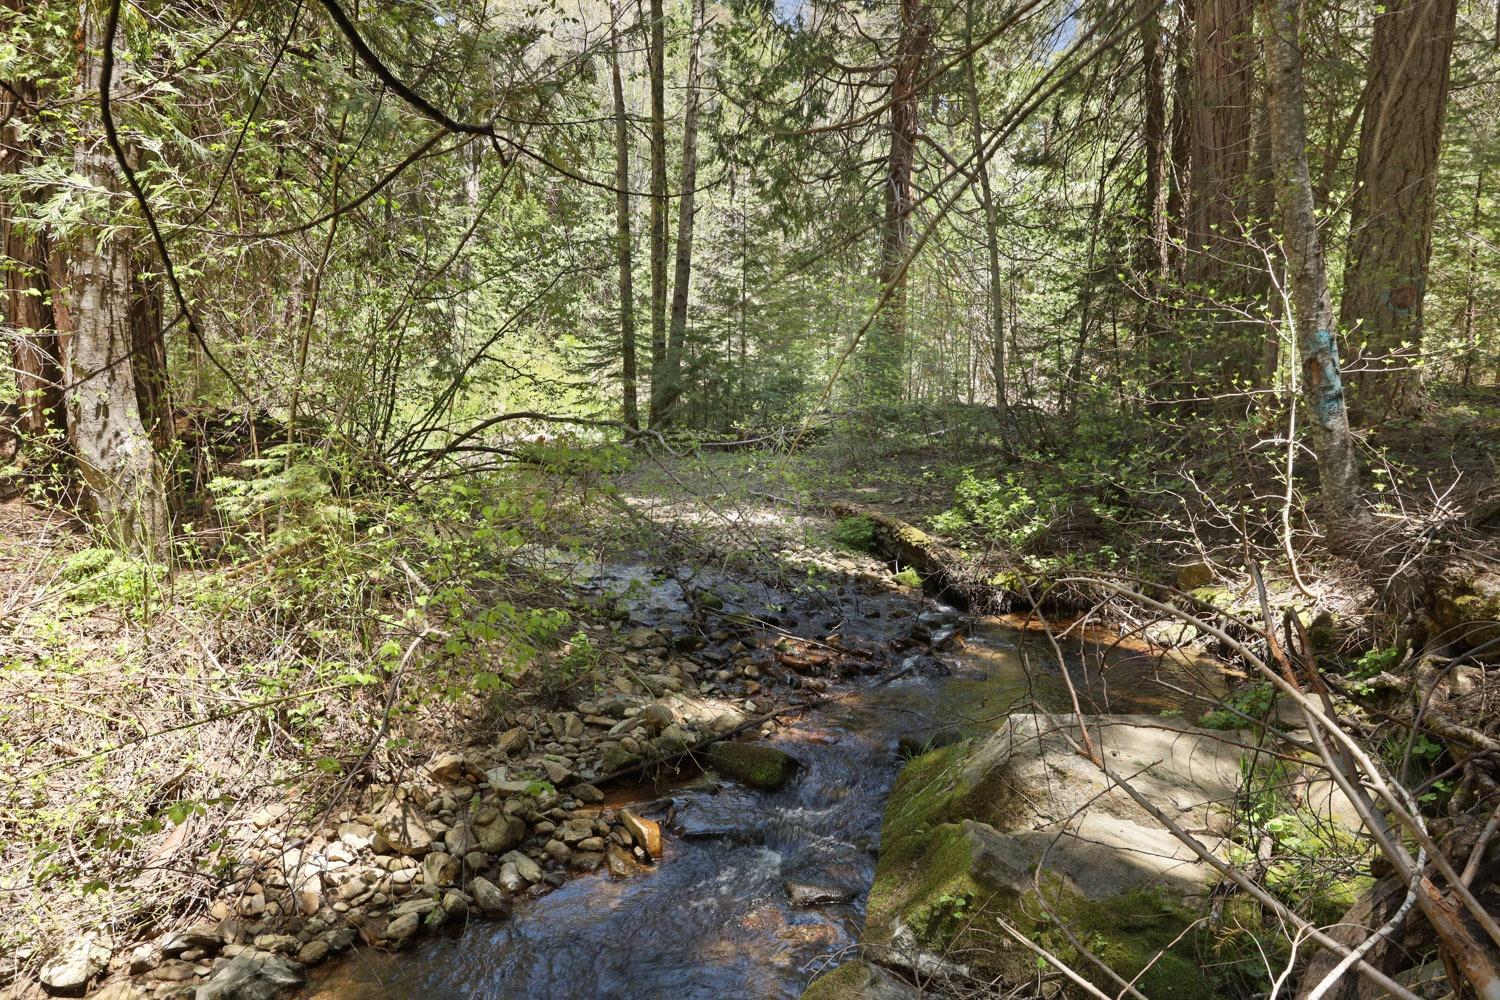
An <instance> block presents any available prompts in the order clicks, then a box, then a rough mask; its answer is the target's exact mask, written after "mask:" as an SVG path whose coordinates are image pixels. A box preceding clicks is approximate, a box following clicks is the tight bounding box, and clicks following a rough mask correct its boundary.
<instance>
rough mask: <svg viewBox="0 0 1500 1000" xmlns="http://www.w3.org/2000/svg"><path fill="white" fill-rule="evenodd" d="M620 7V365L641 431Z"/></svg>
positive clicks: (615, 66) (613, 88) (634, 424)
mask: <svg viewBox="0 0 1500 1000" xmlns="http://www.w3.org/2000/svg"><path fill="white" fill-rule="evenodd" d="M619 18H620V5H619V4H618V3H612V4H611V6H610V22H609V85H610V92H611V94H612V95H613V97H614V104H615V260H616V262H617V263H618V265H619V271H620V366H621V375H620V381H621V393H622V396H623V400H622V405H623V407H624V411H625V413H624V416H625V426H626V427H629V428H630V429H631V430H640V427H641V412H640V404H639V402H638V401H637V397H636V378H637V375H636V365H635V281H634V276H633V274H632V268H631V260H630V258H631V236H630V128H629V122H628V121H627V120H626V113H625V85H624V83H623V82H622V81H621V79H620V33H619Z"/></svg>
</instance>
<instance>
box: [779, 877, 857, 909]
mask: <svg viewBox="0 0 1500 1000" xmlns="http://www.w3.org/2000/svg"><path fill="white" fill-rule="evenodd" d="M782 886H783V887H784V888H785V889H786V896H787V899H790V900H791V901H792V905H793V906H831V905H833V904H836V903H847V902H849V901H850V900H851V899H853V898H854V893H853V892H850V891H849V890H848V889H841V888H839V887H838V886H835V885H815V884H813V883H812V882H798V881H797V880H796V879H787V880H786V881H785V882H783V883H782Z"/></svg>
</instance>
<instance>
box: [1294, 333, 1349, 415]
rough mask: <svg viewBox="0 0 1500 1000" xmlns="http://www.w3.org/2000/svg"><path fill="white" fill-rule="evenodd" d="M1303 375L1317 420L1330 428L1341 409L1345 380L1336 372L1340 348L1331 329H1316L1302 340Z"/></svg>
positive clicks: (1342, 408) (1341, 411)
mask: <svg viewBox="0 0 1500 1000" xmlns="http://www.w3.org/2000/svg"><path fill="white" fill-rule="evenodd" d="M1302 377H1303V379H1304V380H1305V382H1306V383H1307V385H1308V388H1309V389H1311V390H1312V392H1311V393H1310V395H1311V397H1312V402H1313V409H1314V411H1315V414H1316V416H1317V418H1318V423H1320V424H1322V425H1323V426H1324V427H1331V426H1332V425H1333V423H1334V421H1335V419H1337V418H1338V416H1339V415H1340V414H1342V413H1343V412H1344V382H1343V379H1342V377H1341V376H1340V375H1339V348H1338V343H1337V341H1335V340H1334V337H1333V331H1331V330H1315V331H1313V333H1312V335H1311V336H1309V337H1308V338H1307V339H1306V340H1305V341H1304V342H1303V344H1302ZM1314 386H1315V387H1316V388H1314Z"/></svg>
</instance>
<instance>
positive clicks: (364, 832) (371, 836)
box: [339, 822, 375, 851]
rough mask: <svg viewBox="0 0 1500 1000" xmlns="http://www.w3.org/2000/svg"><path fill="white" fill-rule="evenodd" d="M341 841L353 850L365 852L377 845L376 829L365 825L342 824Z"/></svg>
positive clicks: (340, 825)
mask: <svg viewBox="0 0 1500 1000" xmlns="http://www.w3.org/2000/svg"><path fill="white" fill-rule="evenodd" d="M339 841H340V842H341V843H343V845H344V846H345V847H348V848H350V849H351V850H355V851H363V850H365V849H366V848H368V847H370V845H372V844H374V843H375V829H374V827H371V826H369V825H367V824H365V823H353V822H351V823H340V824H339Z"/></svg>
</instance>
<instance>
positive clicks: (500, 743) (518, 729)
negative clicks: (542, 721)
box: [495, 726, 530, 754]
mask: <svg viewBox="0 0 1500 1000" xmlns="http://www.w3.org/2000/svg"><path fill="white" fill-rule="evenodd" d="M529 735H530V734H529V733H527V731H526V727H524V726H513V727H511V728H510V729H507V730H506V731H505V732H503V733H501V734H500V736H499V738H498V739H496V740H495V749H496V750H498V751H499V752H500V753H502V754H512V753H515V752H516V751H517V750H519V749H521V748H522V747H523V746H525V745H526V741H527V738H528V737H529Z"/></svg>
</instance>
